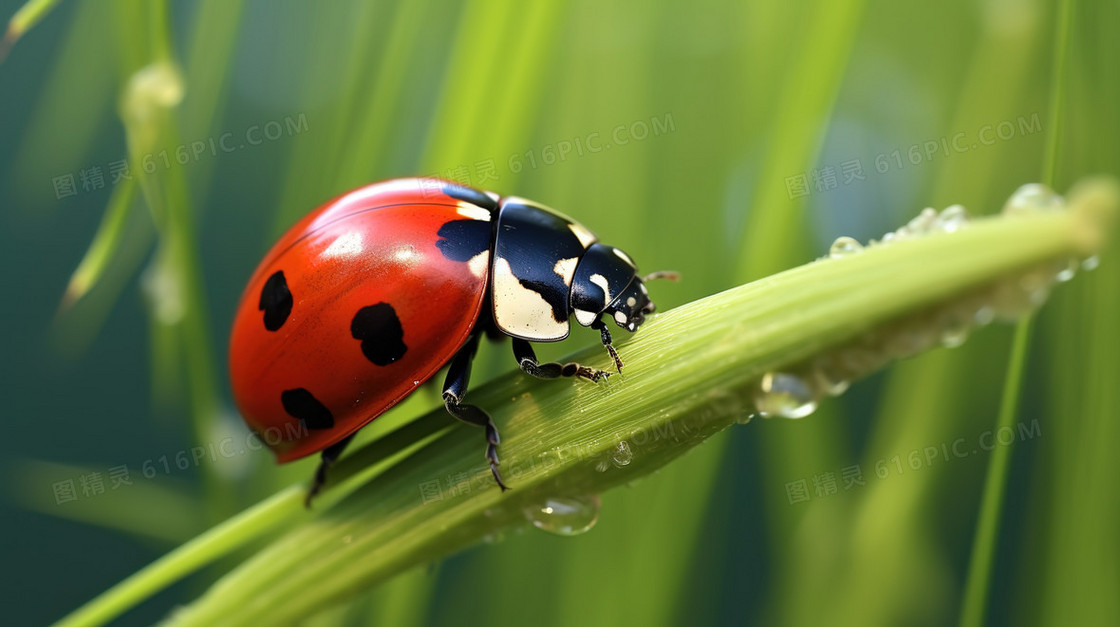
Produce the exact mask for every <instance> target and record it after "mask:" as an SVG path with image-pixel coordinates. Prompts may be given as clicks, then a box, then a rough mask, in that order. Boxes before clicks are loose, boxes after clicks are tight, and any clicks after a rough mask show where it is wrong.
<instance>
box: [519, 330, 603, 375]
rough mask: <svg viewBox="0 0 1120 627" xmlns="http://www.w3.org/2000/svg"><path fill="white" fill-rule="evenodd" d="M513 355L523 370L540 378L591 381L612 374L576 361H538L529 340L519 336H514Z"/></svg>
mask: <svg viewBox="0 0 1120 627" xmlns="http://www.w3.org/2000/svg"><path fill="white" fill-rule="evenodd" d="M513 356H514V357H515V358H516V359H517V365H518V366H521V370H523V371H524V372H525V373H526V374H531V375H533V376H534V377H537V378H538V379H557V378H560V377H582V378H584V379H589V380H591V381H598V380H599V379H606V378H607V377H609V376H611V373H609V372H603V371H602V370H595V369H594V368H588V367H587V366H584V365H582V364H577V363H574V362H573V363H567V364H561V363H559V362H555V361H551V362H548V363H543V364H542V363H540V362H538V361H537V354H536V353H534V352H533V346H532V344H529V342H528V341H527V340H522V339H519V338H513Z"/></svg>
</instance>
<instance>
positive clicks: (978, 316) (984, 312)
mask: <svg viewBox="0 0 1120 627" xmlns="http://www.w3.org/2000/svg"><path fill="white" fill-rule="evenodd" d="M995 317H996V312H994V311H992V308H991V307H989V306H987V305H981V306H980V307H978V308H977V309H976V313H974V314H973V315H972V320H973V321H974V322H975V323H976V325H977V326H981V327H982V326H984V325H987V324H991V322H992V320H993V319H995Z"/></svg>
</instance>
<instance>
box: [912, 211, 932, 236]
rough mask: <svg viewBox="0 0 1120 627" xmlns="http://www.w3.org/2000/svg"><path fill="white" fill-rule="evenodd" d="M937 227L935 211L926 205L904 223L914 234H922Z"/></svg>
mask: <svg viewBox="0 0 1120 627" xmlns="http://www.w3.org/2000/svg"><path fill="white" fill-rule="evenodd" d="M937 228H939V223H938V219H937V211H936V210H934V208H933V207H926V208H925V209H922V212H921V213H919V214H918V215H917V217H915V218H914V219H912V220H910V222H908V223H907V224H906V230H907V231H909V232H910V233H913V234H914V235H922V234H924V233H929V232H930V231H934V230H936V229H937Z"/></svg>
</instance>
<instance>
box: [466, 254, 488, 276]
mask: <svg viewBox="0 0 1120 627" xmlns="http://www.w3.org/2000/svg"><path fill="white" fill-rule="evenodd" d="M489 265H490V251H488V250H484V251H482V252H480V253H478V254H477V255H475V256H474V257H471V258H470V259H468V260H467V268H469V269H470V271H471V274H473V275H475V276H476V277H478V278H480V279H482V278H485V277H486V268H487V267H489Z"/></svg>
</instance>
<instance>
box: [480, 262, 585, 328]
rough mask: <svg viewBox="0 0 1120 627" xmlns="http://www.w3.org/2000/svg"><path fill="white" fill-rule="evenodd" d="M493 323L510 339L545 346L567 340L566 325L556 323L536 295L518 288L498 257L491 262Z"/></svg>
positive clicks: (506, 266)
mask: <svg viewBox="0 0 1120 627" xmlns="http://www.w3.org/2000/svg"><path fill="white" fill-rule="evenodd" d="M492 280H493V282H494V285H493V293H494V321H495V322H496V323H497V324H498V327H499V328H500V329H501V330H502V331H504V332H505V333H508V334H510V335H514V336H516V337H522V338H525V339H527V340H535V341H538V342H548V341H555V340H562V339H564V338H565V337H567V336H568V321H567V320H565V321H563V322H557V321H556V319H555V318H554V317H553V316H552V306H551V305H549V304H548V301H546V300H545V299H544V297H543V296H541V295H540V294H539V293H537V292H534V291H533V290H531V289H529V288H527V287H525V286H523V285H521V282H520V281H518V280H517V277H516V276H514V274H513V269H512V268H510V267H509V261H507V260H505V259H503V258H502V257H497V258H495V259H494V275H493V277H492Z"/></svg>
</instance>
